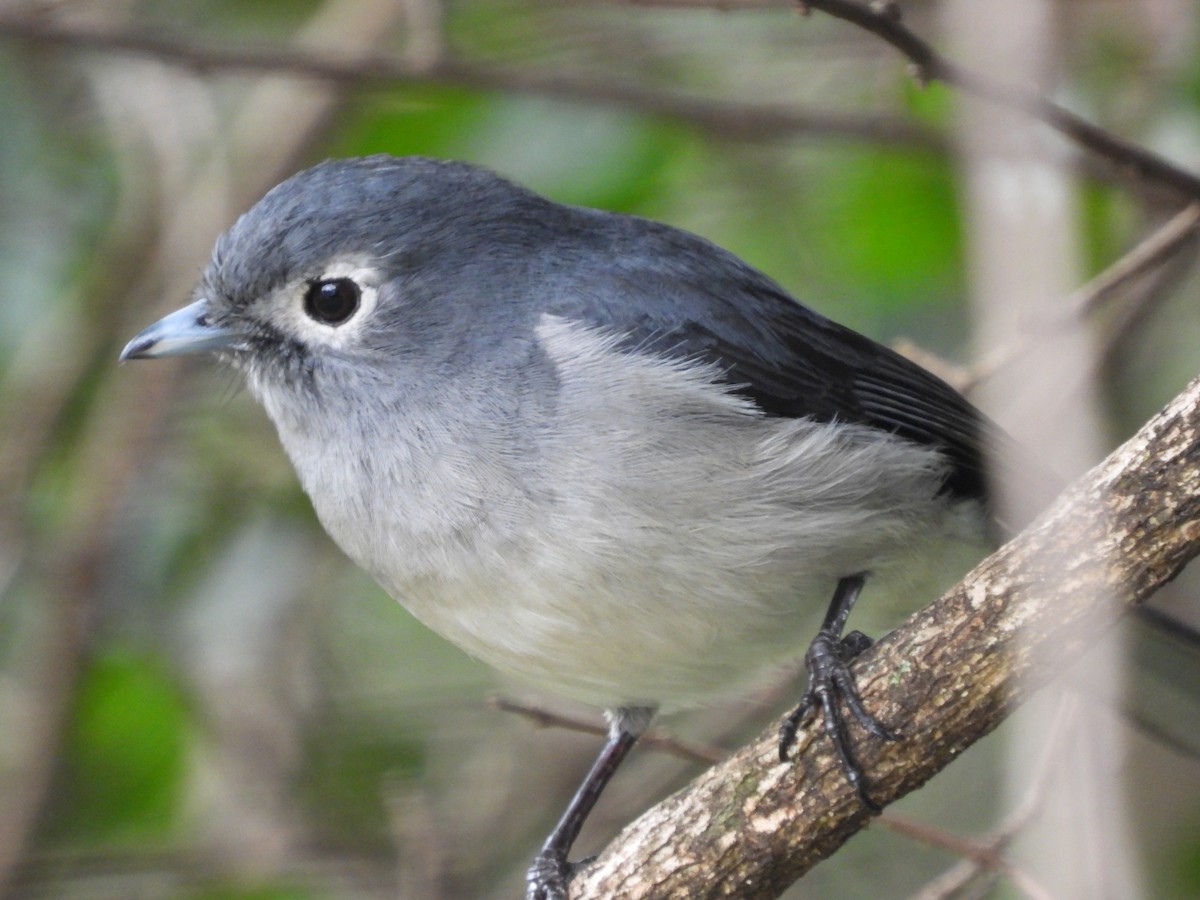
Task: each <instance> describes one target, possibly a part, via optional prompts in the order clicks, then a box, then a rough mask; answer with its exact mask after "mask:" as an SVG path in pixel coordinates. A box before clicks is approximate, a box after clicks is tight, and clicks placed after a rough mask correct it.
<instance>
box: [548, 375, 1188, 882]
mask: <svg viewBox="0 0 1200 900" xmlns="http://www.w3.org/2000/svg"><path fill="white" fill-rule="evenodd" d="M1197 553H1200V378H1197V379H1196V380H1195V381H1193V382H1192V383H1191V384H1190V385H1189V386H1188V388H1187V389H1186V390H1185V391H1184V393H1182V394H1180V395H1179V397H1177V398H1176V399H1175V400H1174V401H1172V402H1171V404H1170V405H1168V406H1167V407H1166V408H1165V409H1164V410H1163V411H1162V412H1160V413H1159V414H1158V415H1157V416H1155V418H1154V419H1152V420H1151V421H1150V422H1149V423H1148V424H1147V425H1146V426H1145V427H1144V428H1143V429H1142V430H1141V431H1140V432H1139V433H1138V434H1137V435H1135V436H1134V437H1133V438H1132V439H1131V440H1129V441H1128V442H1127V443H1126V444H1124V445H1123V446H1122V447H1120V448H1119V449H1118V450H1116V451H1115V452H1114V453H1113V454H1112V455H1111V456H1109V458H1108V459H1107V460H1105V461H1104V462H1103V463H1101V464H1100V465H1099V466H1097V467H1096V468H1095V469H1093V470H1092V471H1091V472H1089V473H1088V474H1087V475H1086V476H1084V477H1083V478H1081V479H1080V480H1079V481H1078V482H1077V483H1076V484H1075V485H1073V486H1072V487H1071V488H1069V489H1068V490H1067V491H1066V492H1065V493H1064V494H1063V496H1062V497H1060V498H1059V500H1058V501H1057V502H1056V503H1055V505H1054V506H1053V507H1052V508H1051V509H1050V510H1048V511H1047V512H1046V513H1045V514H1044V515H1043V516H1042V517H1041V518H1040V519H1038V521H1037V522H1035V523H1034V524H1033V525H1032V526H1030V527H1029V528H1028V529H1027V530H1026V531H1024V532H1023V533H1022V534H1020V535H1019V536H1018V537H1017V538H1015V539H1014V540H1013V541H1011V542H1010V543H1008V544H1007V545H1005V546H1004V547H1003V548H1001V549H1000V550H999V551H998V552H997V553H995V554H993V555H992V556H991V557H989V558H988V559H987V560H985V561H984V562H983V563H981V564H980V565H979V566H978V567H977V568H976V569H975V571H973V572H972V573H971V574H970V575H968V576H967V577H966V578H965V579H964V580H963V581H962V582H961V583H960V584H959V585H958V586H957V587H955V588H954V589H952V590H951V591H950V592H949V593H947V594H946V595H945V596H944V597H942V598H941V599H940V600H939V601H937V602H936V603H934V604H933V605H931V606H929V607H928V608H926V609H924V610H922V611H921V612H920V613H918V614H916V615H915V616H913V617H912V618H911V619H909V621H908V622H907V623H906V624H905V625H904V626H903V627H902V628H900V629H899V630H897V631H895V632H893V633H892V634H890V635H888V636H887V637H886V638H884V639H883V640H881V641H880V642H879V643H878V644H876V645H875V646H874V647H873V648H872V649H871V650H869V651H868V652H867V653H866V654H864V656H863V658H862V659H861V660H860V661H859V664H858V665H857V666H856V674H857V678H858V681H859V684H860V685H861V686H862V688H863V692H864V696H865V698H866V702H867V705H868V707H869V708H870V709H872V710H875V711H878V712H879V713H880V714H881V717H882V719H883V720H884V721H885V722H893V723H897V722H899V723H904V730H905V733H906V734H907V735H908V736H909V738H908V739H907V740H901V741H899V742H897V743H895V744H885V743H883V742H877V741H876V742H863V743H862V744H861V753H860V755H861V759H862V761H863V762H864V763H865V765H866V768H867V771H868V772H869V773H870V774H871V776H872V778H873V786H874V793H875V796H877V797H878V798H879V799H880V800H882V801H884V802H891V801H892V800H895V799H897V798H898V797H901V796H903V795H904V794H907V793H908V792H910V791H912V790H915V789H916V788H918V787H920V786H921V785H922V784H924V783H925V782H926V781H927V780H928V779H929V778H931V777H932V776H933V775H934V774H936V773H937V772H938V771H940V770H941V769H942V768H944V767H945V766H946V765H947V764H949V763H950V761H951V760H953V759H954V758H955V757H956V756H958V754H960V753H961V752H962V751H963V750H964V749H965V748H966V747H968V746H969V745H970V744H972V743H974V742H975V741H976V740H978V739H979V738H980V737H982V736H983V735H985V734H987V733H988V732H990V731H991V730H992V729H994V728H995V727H996V726H997V725H998V724H999V723H1000V722H1001V721H1002V720H1003V719H1004V718H1005V717H1006V716H1007V715H1008V714H1009V712H1011V710H1012V708H1013V707H1014V706H1015V705H1016V704H1018V703H1020V702H1021V701H1023V700H1024V699H1026V698H1027V697H1028V696H1029V694H1030V693H1031V692H1032V691H1033V690H1034V689H1036V688H1037V687H1039V686H1040V685H1042V684H1044V683H1045V682H1046V681H1047V680H1049V679H1050V678H1051V677H1052V676H1053V675H1054V674H1055V673H1056V672H1059V671H1061V670H1063V669H1065V668H1066V667H1067V666H1068V665H1069V664H1070V663H1071V662H1072V661H1073V660H1075V659H1076V658H1078V657H1079V656H1080V655H1081V654H1082V653H1083V652H1084V651H1085V650H1086V649H1087V648H1088V647H1089V646H1090V645H1091V644H1092V642H1093V641H1094V638H1095V635H1096V631H1097V629H1098V628H1101V627H1104V626H1106V625H1109V624H1111V623H1112V622H1114V621H1115V620H1116V618H1117V617H1118V616H1119V615H1120V614H1121V613H1122V612H1123V611H1125V610H1127V609H1128V608H1129V607H1130V606H1131V605H1133V604H1136V603H1139V602H1141V601H1142V600H1144V599H1145V598H1146V597H1148V596H1149V595H1150V594H1152V593H1153V592H1154V591H1155V590H1156V589H1157V588H1159V587H1160V586H1161V585H1163V584H1164V583H1165V582H1167V581H1169V580H1170V579H1171V578H1173V577H1174V576H1175V575H1176V574H1177V573H1178V572H1179V571H1180V570H1181V569H1182V568H1183V566H1184V565H1185V564H1186V563H1187V562H1188V561H1189V560H1190V559H1192V558H1193V557H1194V556H1196V555H1197ZM776 740H777V738H776V734H775V732H774V730H773V729H772V730H769V731H768V732H766V733H764V734H763V735H761V736H760V737H759V739H758V740H757V741H756V742H755V743H754V744H753V745H751V746H748V747H746V748H744V749H743V750H742V751H740V752H738V753H737V754H736V755H734V756H733V757H731V758H730V759H729V760H727V761H726V762H723V763H721V764H720V765H717V766H715V767H714V768H712V769H711V770H709V771H708V772H706V773H705V774H704V775H702V776H701V777H700V778H698V779H697V780H696V781H695V782H693V783H692V784H691V785H690V786H688V787H687V788H685V789H684V790H682V791H680V792H679V793H677V794H675V795H674V796H672V797H669V798H668V799H667V800H665V801H663V802H662V803H660V804H659V805H658V806H656V807H655V808H654V809H652V810H650V811H649V812H648V813H646V814H645V815H644V816H642V817H641V818H640V819H638V820H637V821H636V822H634V823H633V824H632V825H630V826H629V827H628V828H626V829H625V830H624V831H623V832H622V833H621V834H620V835H619V836H618V837H617V839H616V840H615V841H614V842H613V843H612V844H611V845H610V846H609V847H608V849H607V850H605V852H604V853H602V854H601V855H600V857H599V858H598V859H597V860H596V861H595V863H594V864H592V865H591V866H589V867H588V868H587V869H586V870H584V871H583V872H581V873H580V875H579V876H578V877H577V878H576V880H575V882H574V883H573V885H572V887H573V890H572V894H571V896H572V897H573V898H575V900H584V898H600V897H614V896H619V897H625V898H647V897H654V898H656V900H666V898H681V900H682V898H715V897H735V896H736V897H739V898H749V900H753V898H767V897H775V896H777V895H778V894H779V893H780V892H781V891H783V890H784V889H785V888H786V887H787V886H788V885H790V884H791V883H792V882H794V881H795V880H796V879H797V878H799V877H800V876H801V875H803V874H804V873H805V872H806V871H807V870H808V869H809V868H811V867H812V866H813V865H815V864H816V863H817V862H818V861H820V860H821V859H823V858H825V857H826V856H828V855H830V854H831V853H832V852H833V851H834V850H836V849H837V848H838V847H839V846H840V845H841V844H842V843H843V842H844V841H845V840H846V839H847V838H849V837H850V836H851V835H852V834H854V833H855V832H856V831H858V830H859V829H860V828H862V827H863V826H865V825H866V824H867V823H868V822H869V821H870V815H869V814H868V812H867V811H866V810H865V809H864V808H863V807H862V805H861V804H860V803H859V802H858V801H857V800H856V798H855V796H854V792H853V790H851V789H850V788H849V787H848V785H847V784H846V781H845V779H844V778H843V777H842V776H841V774H840V772H839V770H838V766H837V763H836V761H835V759H834V757H833V754H832V752H831V751H830V748H829V745H828V743H827V742H826V741H825V739H824V738H823V737H822V736H820V731H819V729H814V728H812V727H811V726H810V727H809V728H808V729H807V730H806V731H805V732H804V733H802V734H801V736H800V747H799V752H798V758H797V761H796V762H795V763H787V764H780V763H779V760H778V756H777V753H778V750H777V744H776Z"/></svg>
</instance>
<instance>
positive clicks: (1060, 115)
mask: <svg viewBox="0 0 1200 900" xmlns="http://www.w3.org/2000/svg"><path fill="white" fill-rule="evenodd" d="M796 5H797V7H798V8H799V9H800V10H801V11H803V12H808V11H809V10H819V11H821V12H823V13H826V14H827V15H830V16H833V17H834V18H837V19H842V20H844V21H846V22H850V23H852V24H854V25H857V26H858V27H859V28H862V29H864V30H865V31H868V32H870V33H871V34H873V35H875V36H876V37H878V38H880V39H881V40H883V41H886V42H887V43H888V44H890V45H891V46H893V47H895V48H896V49H897V50H899V51H900V52H901V53H902V54H903V55H904V56H905V57H907V58H908V60H909V61H910V62H912V64H913V66H914V68H915V70H916V77H917V78H918V79H919V80H921V81H922V82H929V81H941V82H943V83H944V84H948V85H950V86H952V87H955V88H958V89H959V90H961V91H964V92H965V93H968V94H972V95H974V96H976V97H981V98H983V99H985V100H989V101H991V102H993V103H998V104H1000V105H1001V106H1005V107H1008V108H1009V109H1015V110H1018V111H1020V112H1022V113H1024V114H1025V115H1028V116H1032V117H1033V118H1035V119H1038V120H1039V121H1041V122H1043V123H1045V124H1046V125H1049V126H1050V127H1051V128H1054V129H1055V130H1056V131H1058V132H1060V133H1061V134H1063V135H1065V136H1066V137H1068V138H1070V139H1071V140H1073V141H1074V142H1075V143H1077V144H1079V145H1080V146H1081V147H1085V148H1087V149H1088V150H1091V151H1092V152H1093V153H1097V154H1099V155H1100V156H1103V157H1104V158H1106V159H1108V160H1111V161H1112V162H1114V163H1117V164H1118V165H1120V166H1123V167H1125V168H1128V169H1129V170H1131V171H1133V172H1134V173H1136V174H1137V175H1139V176H1141V177H1142V178H1146V179H1150V180H1153V181H1158V182H1160V183H1162V184H1165V185H1169V186H1171V187H1172V188H1174V189H1175V190H1177V191H1179V192H1180V193H1181V194H1183V195H1185V196H1187V197H1190V198H1193V199H1197V200H1200V176H1197V175H1195V174H1194V173H1192V172H1189V171H1187V170H1186V169H1183V168H1181V167H1180V166H1177V165H1175V164H1174V163H1172V162H1170V161H1168V160H1167V159H1165V158H1164V157H1162V156H1159V155H1158V154H1157V153H1154V152H1152V151H1150V150H1148V149H1147V148H1145V147H1142V146H1140V145H1138V144H1135V143H1133V142H1131V141H1127V140H1125V139H1124V138H1121V137H1118V136H1117V135H1115V134H1113V133H1112V132H1109V131H1106V130H1104V129H1103V128H1100V127H1099V126H1097V125H1093V124H1092V123H1091V122H1088V121H1087V120H1086V119H1084V118H1082V117H1080V116H1078V115H1076V114H1075V113H1073V112H1071V111H1070V110H1068V109H1066V108H1065V107H1063V106H1060V105H1059V104H1057V103H1055V102H1054V101H1052V100H1048V99H1047V98H1045V97H1043V96H1042V95H1040V94H1038V93H1037V92H1036V91H1033V90H1030V89H1027V88H1023V87H1018V86H1017V85H1014V84H1007V83H1004V82H1001V81H997V80H995V79H992V78H989V77H988V76H986V75H983V74H981V73H979V72H976V71H974V70H972V69H969V68H967V67H965V66H961V65H959V64H957V63H954V62H951V61H950V60H948V59H947V58H946V57H944V56H942V55H941V54H940V53H938V52H937V51H936V50H935V49H934V48H933V46H932V45H931V44H929V43H928V42H927V41H925V40H924V39H923V38H921V37H919V36H917V35H916V34H915V33H914V32H912V31H911V30H910V29H909V28H908V26H906V25H905V24H904V23H903V21H902V20H901V16H900V8H899V6H898V5H897V3H896V2H894V0H885V2H874V3H870V4H866V3H861V2H858V0H796Z"/></svg>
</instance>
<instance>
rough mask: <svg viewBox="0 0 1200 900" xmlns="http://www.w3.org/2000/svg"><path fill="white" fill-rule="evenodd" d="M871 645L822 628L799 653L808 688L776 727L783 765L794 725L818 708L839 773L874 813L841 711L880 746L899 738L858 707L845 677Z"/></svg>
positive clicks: (858, 635)
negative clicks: (848, 712)
mask: <svg viewBox="0 0 1200 900" xmlns="http://www.w3.org/2000/svg"><path fill="white" fill-rule="evenodd" d="M870 646H871V639H870V638H869V637H867V636H866V635H865V634H863V633H862V632H861V631H852V632H850V633H849V634H847V635H846V636H845V637H839V635H838V634H837V633H836V632H835V631H833V630H830V629H827V628H822V629H821V630H820V631H819V632H817V636H816V637H815V638H813V642H812V644H810V645H809V648H808V652H807V653H805V654H804V666H805V668H806V669H807V670H808V687H807V688H805V690H804V695H803V696H802V697H801V698H800V705H799V706H797V707H796V708H795V710H793V711H792V713H791V715H789V716H788V717H787V718H786V719H784V720H783V724H782V725H781V726H780V728H779V759H780V761H781V762H786V761H787V759H788V752H789V748H790V747H791V745H792V742H793V741H795V739H796V732H797V731H798V730H799V728H800V723H801V721H803V719H804V717H805V716H806V715H808V712H809V710H810V709H812V708H813V707H816V706H819V707H820V708H821V717H822V721H823V724H824V729H825V733H826V734H827V735H828V736H829V740H830V741H831V742H832V743H833V747H834V749H835V750H836V751H837V754H838V759H839V760H840V761H841V764H842V772H843V773H845V776H846V780H847V781H849V782H850V784H851V786H853V788H854V790H855V791H856V792H857V793H858V796H859V799H861V800H862V803H863V805H864V806H866V807H867V808H868V809H871V810H875V811H878V810H879V808H880V807H879V804H878V803H876V802H875V801H874V800H873V799H872V798H871V795H870V792H869V785H868V783H867V777H866V774H865V773H864V772H863V770H862V766H860V765H859V763H858V760H856V759H855V757H854V753H853V751H852V750H851V749H850V733H849V730H848V728H847V726H846V715H845V713H844V712H843V706H844V707H845V708H846V709H848V710H850V712H851V713H852V714H853V715H854V718H855V719H856V720H857V721H858V724H859V725H861V726H862V727H863V728H864V729H865V730H866V731H867V732H869V733H870V734H873V735H874V736H875V737H877V738H880V739H881V740H885V741H895V740H899V739H900V734H899V733H897V732H895V731H893V730H892V729H890V728H888V727H887V726H886V725H884V724H883V723H882V722H880V721H879V720H878V719H877V718H875V716H873V715H872V714H871V713H870V712H868V711H867V708H866V707H865V706H864V705H863V702H862V696H861V694H860V693H859V691H858V686H857V685H856V684H855V683H854V676H853V675H851V674H850V662H851V661H852V660H853V659H854V658H855V657H856V656H858V655H859V654H860V653H862V652H863V651H864V650H866V649H867V648H868V647H870Z"/></svg>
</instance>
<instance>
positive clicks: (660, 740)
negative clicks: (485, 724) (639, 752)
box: [488, 697, 729, 765]
mask: <svg viewBox="0 0 1200 900" xmlns="http://www.w3.org/2000/svg"><path fill="white" fill-rule="evenodd" d="M488 702H489V704H490V705H491V706H492V708H494V709H498V710H500V711H501V712H510V713H516V714H517V715H519V716H522V717H524V718H526V719H528V720H530V721H531V722H533V723H534V724H535V725H537V726H538V727H539V728H565V729H567V730H569V731H578V732H581V733H583V734H595V735H600V736H604V735H606V734H608V726H607V725H606V724H605V723H604V722H602V721H601V720H600V719H599V718H597V717H591V718H586V719H585V718H583V717H581V716H572V715H568V714H566V713H560V712H555V711H554V710H550V709H546V708H545V707H544V706H538V705H536V704H533V703H522V702H520V701H517V700H512V699H510V698H508V697H492V698H491V699H490V700H489V701H488ZM638 746H639V747H645V748H647V749H650V750H658V751H660V752H662V753H669V754H670V755H671V756H677V757H679V758H680V759H685V760H687V761H688V762H698V763H705V764H706V765H711V764H712V763H715V762H720V761H721V760H723V759H725V758H726V757H727V756H728V755H729V754H728V753H727V752H726V751H724V750H722V749H720V748H719V747H709V746H706V745H704V744H695V743H688V742H687V741H681V740H679V738H676V737H672V736H671V735H669V734H667V733H666V732H664V731H662V730H661V729H658V728H651V729H650V730H649V731H647V732H646V733H645V734H643V735H642V736H641V738H640V739H639V740H638Z"/></svg>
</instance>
